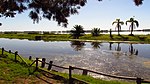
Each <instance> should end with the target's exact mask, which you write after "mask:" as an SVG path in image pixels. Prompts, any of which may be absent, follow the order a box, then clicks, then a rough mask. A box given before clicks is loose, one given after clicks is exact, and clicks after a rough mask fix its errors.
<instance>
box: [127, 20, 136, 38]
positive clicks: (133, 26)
mask: <svg viewBox="0 0 150 84" xmlns="http://www.w3.org/2000/svg"><path fill="white" fill-rule="evenodd" d="M128 22H129V23H131V24H130V26H129V30H130V28H131V34H130V35H131V36H133V34H132V32H133V29H134V28H136V27H139V22H138V21H137V20H134V18H130V20H127V21H126V25H127V23H128ZM135 25H136V26H135Z"/></svg>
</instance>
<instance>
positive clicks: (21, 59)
mask: <svg viewBox="0 0 150 84" xmlns="http://www.w3.org/2000/svg"><path fill="white" fill-rule="evenodd" d="M1 50H2V55H4V52H8V53H9V54H14V61H15V62H17V61H21V62H23V63H25V64H26V65H27V62H26V61H25V60H24V59H23V58H22V56H20V55H19V54H18V51H15V52H12V51H11V50H8V51H7V50H5V49H4V48H1Z"/></svg>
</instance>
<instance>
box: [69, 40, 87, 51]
mask: <svg viewBox="0 0 150 84" xmlns="http://www.w3.org/2000/svg"><path fill="white" fill-rule="evenodd" d="M84 46H85V43H84V42H81V41H71V47H72V48H74V50H75V51H79V50H81V49H82V48H83V47H84Z"/></svg>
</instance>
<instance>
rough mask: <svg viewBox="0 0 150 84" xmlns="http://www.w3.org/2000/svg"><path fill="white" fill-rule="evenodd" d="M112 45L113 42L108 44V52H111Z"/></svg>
mask: <svg viewBox="0 0 150 84" xmlns="http://www.w3.org/2000/svg"><path fill="white" fill-rule="evenodd" d="M112 44H113V42H109V50H112Z"/></svg>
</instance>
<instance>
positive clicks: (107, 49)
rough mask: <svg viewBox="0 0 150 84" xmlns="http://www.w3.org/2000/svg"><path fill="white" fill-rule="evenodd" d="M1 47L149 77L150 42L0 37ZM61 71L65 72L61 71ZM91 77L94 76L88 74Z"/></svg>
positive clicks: (59, 62)
mask: <svg viewBox="0 0 150 84" xmlns="http://www.w3.org/2000/svg"><path fill="white" fill-rule="evenodd" d="M0 47H4V48H5V49H6V50H12V51H13V52H14V51H18V52H19V54H20V55H22V56H24V57H27V58H28V57H29V56H33V57H39V58H46V60H47V62H49V61H50V60H51V61H53V62H54V64H56V65H60V66H64V67H68V66H69V65H71V66H76V67H81V68H86V69H90V70H94V71H98V72H104V73H108V74H114V75H120V76H131V77H142V78H144V79H149V80H150V50H149V49H150V44H127V43H99V42H79V41H72V42H71V41H53V42H44V41H29V40H19V39H5V38H0ZM61 71H62V72H68V71H65V70H61ZM91 75H92V76H95V77H96V76H97V75H94V74H91Z"/></svg>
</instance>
